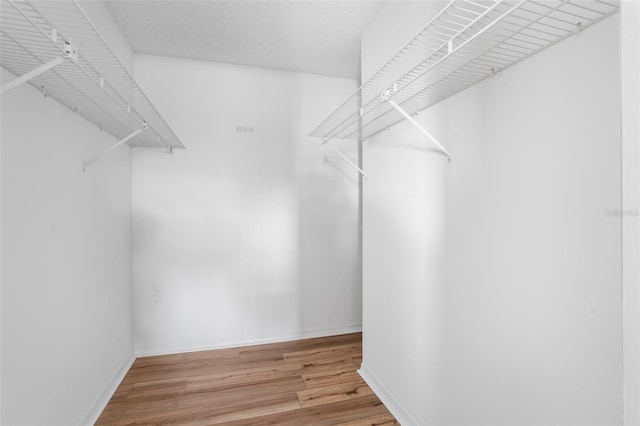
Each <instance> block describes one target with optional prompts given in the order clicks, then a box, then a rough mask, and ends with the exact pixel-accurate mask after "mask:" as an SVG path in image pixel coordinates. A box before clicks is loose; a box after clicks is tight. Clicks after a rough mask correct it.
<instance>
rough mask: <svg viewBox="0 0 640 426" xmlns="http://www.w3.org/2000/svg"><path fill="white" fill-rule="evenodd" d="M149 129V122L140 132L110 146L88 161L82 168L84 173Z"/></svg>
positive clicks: (143, 124)
mask: <svg viewBox="0 0 640 426" xmlns="http://www.w3.org/2000/svg"><path fill="white" fill-rule="evenodd" d="M148 128H149V125H148V124H147V122H146V121H145V122H143V123H142V127H141V128H139V129H138V130H136V131H135V132H133V133H131V134H130V135H128V136H125V137H124V138H122V139H120V140H119V141H118V143H116V144H115V145H112V146H110V147H109V148H107V149H105V150H104V151H103V152H102V153H101V154H99V155H97V156H95V157H93V158H92V159H91V160H89V161H86V162H85V163H84V166H83V168H82V171H83V172H86V171H87V167H89V166H90V165H92V164H93V163H95V162H96V161H98V160H99V159H101V158H102V157H104V156H105V155H106V154H107V153H109V152H111V151H113V150H114V149H116V148H117V147H119V146H120V145H123V144H125V143H127V142H128V141H129V140H130V139H132V138H134V137H136V136H137V135H138V133H141V132H144V131H145V130H147V129H148Z"/></svg>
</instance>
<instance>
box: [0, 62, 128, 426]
mask: <svg viewBox="0 0 640 426" xmlns="http://www.w3.org/2000/svg"><path fill="white" fill-rule="evenodd" d="M11 78H13V77H12V76H11V75H10V74H9V73H8V72H6V71H5V70H4V69H2V80H3V81H9V80H10V79H11ZM1 137H2V398H3V400H2V423H3V424H40V425H45V424H60V425H62V424H64V425H68V424H77V423H79V422H81V421H82V420H83V419H85V415H87V414H88V412H89V411H90V409H91V408H92V407H93V406H94V403H95V402H96V400H98V399H99V398H101V397H103V396H104V395H103V392H105V391H108V389H105V388H106V387H108V386H109V385H110V384H111V380H112V378H113V376H114V375H117V374H118V373H119V371H120V369H121V368H122V367H123V366H125V367H126V366H127V365H128V362H130V361H131V355H132V353H133V347H132V346H133V345H132V326H131V281H130V276H131V274H130V212H131V210H130V208H131V185H130V179H131V156H130V152H129V151H128V150H127V149H123V150H120V151H117V152H114V153H113V154H112V155H110V156H109V157H107V158H105V159H104V160H103V161H101V162H99V163H96V164H95V165H94V166H93V167H91V169H89V170H88V171H87V173H84V174H83V173H82V162H83V161H84V160H87V159H88V158H90V156H92V155H95V154H96V153H98V152H99V151H100V150H102V149H104V148H106V147H107V146H109V144H113V143H114V142H115V140H114V138H112V137H111V136H109V135H107V134H104V133H100V132H99V130H98V129H97V128H96V127H95V126H94V125H93V124H91V123H89V122H87V121H86V120H84V119H82V118H81V117H79V116H76V115H75V114H73V112H71V111H70V110H68V109H67V108H65V107H63V106H62V105H60V104H58V103H57V102H56V101H54V100H52V99H50V98H46V99H45V98H44V97H43V96H41V95H40V93H39V92H38V91H36V90H35V89H34V88H33V87H31V86H29V85H23V86H20V87H18V88H16V89H13V90H12V91H10V92H8V93H6V94H4V95H3V96H2V130H1ZM86 420H88V421H91V419H89V418H86Z"/></svg>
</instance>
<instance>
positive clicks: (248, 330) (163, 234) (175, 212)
mask: <svg viewBox="0 0 640 426" xmlns="http://www.w3.org/2000/svg"><path fill="white" fill-rule="evenodd" d="M135 68H136V79H137V80H138V81H139V83H140V85H141V86H142V88H143V90H145V92H146V93H147V94H148V96H149V98H150V99H151V100H152V101H153V102H154V103H155V104H156V106H157V108H158V109H159V111H160V112H161V114H163V116H165V118H166V119H167V121H168V122H169V124H170V125H171V126H172V127H173V128H174V130H175V132H176V134H177V135H178V136H179V137H180V138H181V140H182V142H183V143H184V144H185V146H186V147H187V149H186V150H185V151H177V152H175V153H174V154H173V155H171V156H169V155H166V154H164V153H161V152H155V153H150V152H148V151H135V152H134V161H133V162H134V167H133V169H134V173H133V193H134V204H133V217H134V222H133V277H134V313H135V314H134V315H135V321H134V323H135V336H136V337H135V340H136V350H137V352H138V353H139V354H150V353H161V352H174V351H185V350H193V349H200V348H217V347H223V346H230V345H238V344H244V343H250V342H259V341H271V340H281V339H290V338H298V337H305V336H313V335H322V334H333V333H340V332H348V331H355V330H359V329H360V328H361V285H360V282H359V280H358V263H357V262H358V256H357V254H358V252H357V249H358V232H357V229H358V228H357V226H358V183H357V174H356V173H355V172H354V171H352V170H350V169H349V168H348V166H347V165H346V163H344V162H343V160H341V159H339V158H337V156H336V155H335V154H333V153H332V152H331V151H330V150H327V149H326V148H322V147H321V146H320V141H318V140H315V139H311V138H307V137H306V135H307V134H308V133H309V132H310V131H311V130H313V128H314V127H315V126H316V125H317V124H319V123H320V121H321V120H322V119H323V118H324V117H325V116H326V115H328V113H329V112H330V111H331V109H332V108H333V107H335V105H337V104H338V102H339V101H340V100H341V99H343V98H344V97H346V96H347V95H348V94H350V93H351V92H352V91H353V90H355V87H356V82H355V81H351V80H343V79H333V78H327V77H319V76H312V75H304V74H296V73H289V72H281V71H271V70H266V69H258V68H249V67H241V66H233V65H226V64H215V63H207V62H198V61H188V60H181V59H172V58H165V57H158V56H146V55H140V56H136V64H135ZM237 126H250V127H253V128H254V132H253V133H241V132H237V131H236V127H237ZM346 149H347V152H349V155H350V156H352V157H354V156H356V146H355V144H354V145H352V146H347V147H346Z"/></svg>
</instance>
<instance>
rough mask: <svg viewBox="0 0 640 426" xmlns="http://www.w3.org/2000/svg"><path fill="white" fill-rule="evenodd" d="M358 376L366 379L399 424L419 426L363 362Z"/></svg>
mask: <svg viewBox="0 0 640 426" xmlns="http://www.w3.org/2000/svg"><path fill="white" fill-rule="evenodd" d="M358 374H360V377H362V378H363V379H364V381H365V382H367V384H368V385H369V387H370V388H371V390H372V391H373V392H374V393H375V394H376V395H377V396H378V398H380V401H382V403H383V404H384V406H385V407H387V409H388V410H389V411H390V412H391V414H393V416H394V417H395V418H396V420H397V421H398V423H400V424H401V425H403V426H410V425H416V426H418V422H417V421H416V419H414V418H413V416H412V415H411V414H409V412H408V411H407V410H406V408H404V406H403V405H402V404H401V403H400V401H398V399H397V398H396V397H395V396H394V395H393V393H391V392H390V391H389V389H387V387H386V386H385V385H384V384H383V383H382V381H381V380H380V379H379V378H378V376H376V375H375V374H373V372H371V370H369V368H367V366H366V365H365V363H364V362H363V363H362V365H360V369H359V370H358Z"/></svg>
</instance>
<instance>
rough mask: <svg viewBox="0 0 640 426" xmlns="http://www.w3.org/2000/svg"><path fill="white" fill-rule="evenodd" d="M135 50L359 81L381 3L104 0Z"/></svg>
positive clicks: (137, 51)
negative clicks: (363, 45) (365, 42)
mask: <svg viewBox="0 0 640 426" xmlns="http://www.w3.org/2000/svg"><path fill="white" fill-rule="evenodd" d="M106 4H107V7H108V8H109V10H110V11H111V13H112V15H113V16H114V18H115V20H116V22H117V23H118V25H120V28H121V29H122V31H123V33H124V35H125V37H126V38H127V40H128V41H129V44H130V45H131V48H132V49H133V51H134V52H136V53H148V54H156V55H165V56H173V57H180V58H188V59H198V60H206V61H214V62H227V63H232V64H241V65H251V66H257V67H266V68H275V69H282V70H290V71H298V72H305V73H312V74H321V75H329V76H335V77H345V78H352V79H359V77H360V34H361V33H362V32H363V31H364V30H365V29H366V27H367V26H368V25H369V24H370V23H371V22H372V21H373V19H374V18H375V16H376V15H377V14H378V12H379V11H380V10H381V9H382V7H383V5H384V2H380V1H299V0H298V1H264V0H263V1H238V0H236V1H204V0H200V1H166V0H153V1H147V0H138V1H125V0H115V1H114V0H112V1H106Z"/></svg>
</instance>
